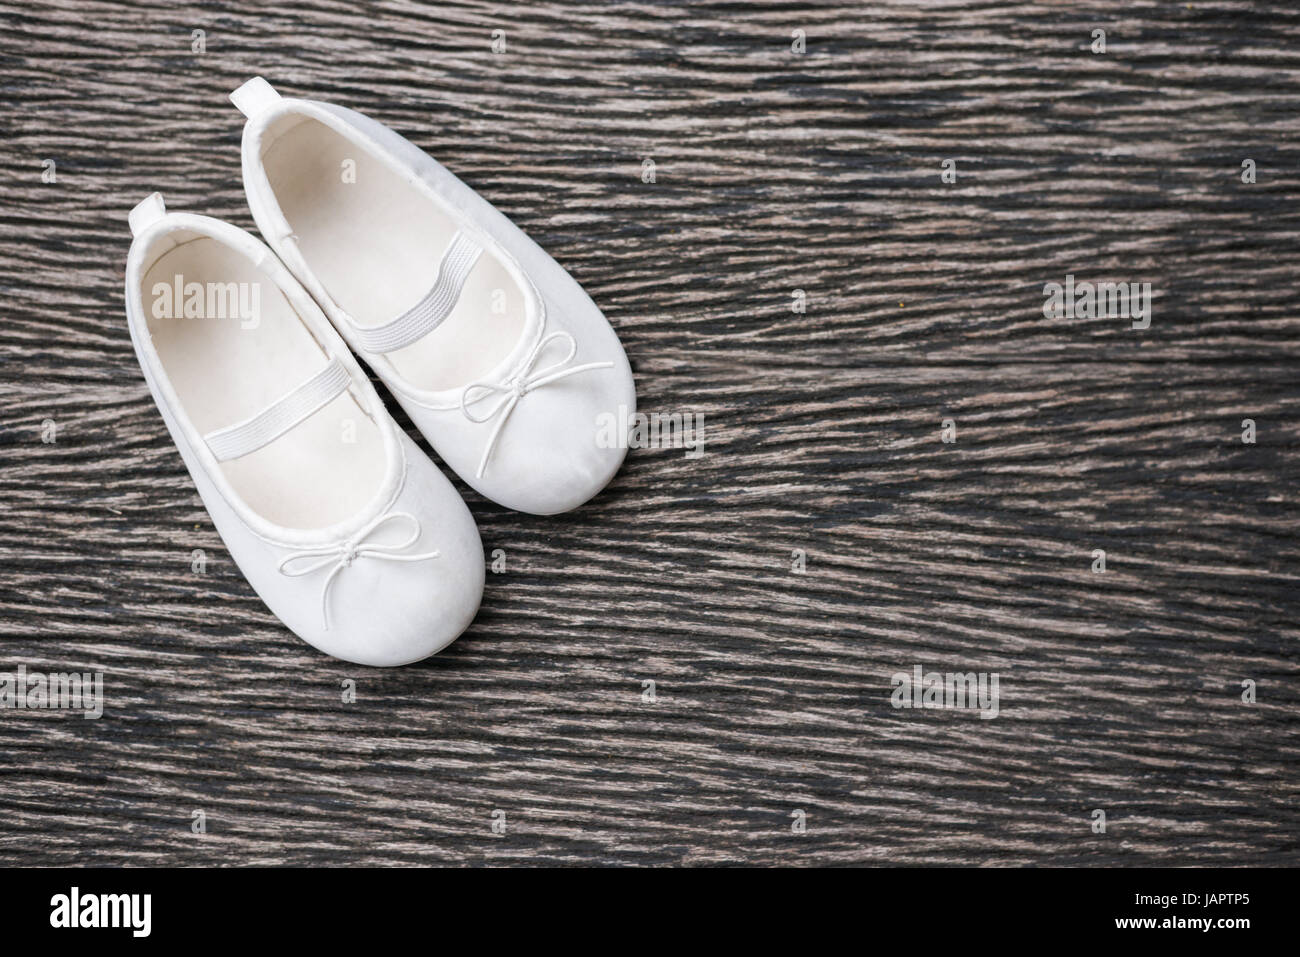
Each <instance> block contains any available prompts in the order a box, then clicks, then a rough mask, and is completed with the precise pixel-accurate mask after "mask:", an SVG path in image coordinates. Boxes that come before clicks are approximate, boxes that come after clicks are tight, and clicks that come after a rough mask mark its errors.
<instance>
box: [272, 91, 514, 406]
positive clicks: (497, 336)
mask: <svg viewBox="0 0 1300 957" xmlns="http://www.w3.org/2000/svg"><path fill="white" fill-rule="evenodd" d="M294 121H296V122H294ZM283 122H286V123H290V122H292V123H293V124H294V125H291V126H288V127H287V128H286V129H285V130H283V131H282V132H280V135H279V136H278V137H277V138H275V139H273V140H270V145H269V146H267V147H264V152H263V156H262V162H263V165H264V167H265V169H266V175H267V178H268V180H269V182H270V184H271V188H272V190H273V191H274V192H275V196H276V199H277V200H278V201H279V204H280V209H281V211H282V212H283V213H284V217H285V219H286V220H288V222H289V226H290V228H291V229H292V230H293V232H294V235H295V236H296V237H297V241H298V248H299V249H300V250H301V252H302V255H303V258H304V259H305V260H306V261H307V264H308V265H309V266H310V267H311V269H312V271H313V272H314V273H315V274H316V276H317V278H318V279H319V280H320V281H321V284H322V285H323V286H324V287H325V289H326V291H327V292H328V293H329V294H330V296H331V297H332V298H333V299H334V301H335V302H336V303H338V305H339V306H340V307H341V308H342V309H343V310H344V311H346V312H347V313H348V314H349V315H350V316H352V318H353V319H354V320H355V321H356V322H357V324H358V325H360V326H363V327H372V326H380V325H383V324H385V323H387V322H389V321H391V320H392V319H394V318H396V317H397V316H399V315H401V314H402V313H403V312H405V311H407V310H408V309H410V308H411V307H412V306H414V305H415V304H416V303H417V302H419V301H420V299H421V298H423V297H424V295H425V294H426V293H428V292H429V290H430V288H431V287H432V286H433V283H434V280H435V279H436V278H437V276H438V265H439V263H440V261H441V259H442V255H443V253H444V251H445V250H446V249H447V246H448V245H449V243H450V242H451V238H452V236H453V235H454V234H455V232H456V229H457V227H456V225H455V223H453V222H452V221H451V219H449V218H448V217H447V216H446V215H444V214H443V213H442V212H441V211H440V210H439V208H438V206H437V205H436V204H435V203H434V202H433V201H432V200H431V199H429V198H427V197H426V196H424V195H423V194H421V193H419V192H418V191H417V190H416V189H415V188H414V187H412V186H409V185H408V184H406V183H405V182H403V180H402V178H401V177H400V176H399V175H398V174H397V173H395V172H394V171H393V170H391V169H390V168H389V167H388V166H387V165H386V164H385V163H383V162H382V161H381V160H379V159H378V158H376V157H375V156H373V155H371V154H369V153H368V152H366V151H364V150H362V149H360V148H359V147H357V146H355V145H354V144H352V143H351V142H349V141H348V140H347V139H346V138H345V137H343V136H342V135H341V134H339V133H337V132H335V131H334V130H332V129H331V128H329V127H328V126H326V125H325V124H323V123H321V122H319V121H317V120H314V119H310V118H303V117H298V116H291V117H287V118H286V119H285V120H284V121H283ZM523 328H524V299H523V292H522V290H520V288H519V286H518V284H517V283H516V282H515V281H514V280H513V279H512V278H511V276H510V274H509V273H508V272H507V271H506V269H505V267H504V266H502V264H501V263H500V262H498V261H497V260H496V258H495V257H494V256H492V255H491V254H490V253H488V252H486V251H485V252H484V253H483V254H482V255H481V256H480V257H479V258H478V261H477V263H476V264H475V266H474V269H473V271H472V272H471V273H470V275H469V278H468V280H467V281H466V282H465V286H464V288H463V289H462V291H461V295H460V298H459V299H458V300H457V302H456V306H455V308H454V309H453V310H452V311H451V313H450V314H449V315H448V316H447V318H446V320H445V321H443V323H442V324H441V325H439V326H438V327H436V328H435V329H433V330H432V331H431V332H430V333H428V334H427V335H426V336H424V337H423V338H421V339H420V340H418V341H417V342H415V343H413V344H411V345H409V346H406V347H405V348H403V349H399V350H397V351H395V352H391V353H388V354H387V355H388V359H389V361H391V362H392V364H393V367H394V368H395V369H396V370H397V371H398V373H399V374H400V375H401V376H402V377H403V378H404V379H405V380H406V381H407V382H409V383H410V384H411V385H412V386H414V387H415V388H418V389H430V390H435V391H438V390H443V389H452V388H459V387H461V386H464V385H468V384H469V383H471V382H474V381H476V380H478V379H480V378H482V376H483V375H484V374H485V373H487V372H488V371H490V370H491V369H492V368H494V367H495V366H496V365H498V364H499V363H500V362H501V361H502V360H503V359H505V357H506V356H507V355H509V353H510V351H511V349H512V348H513V347H514V346H515V344H516V343H517V342H518V340H519V337H520V335H522V333H523Z"/></svg>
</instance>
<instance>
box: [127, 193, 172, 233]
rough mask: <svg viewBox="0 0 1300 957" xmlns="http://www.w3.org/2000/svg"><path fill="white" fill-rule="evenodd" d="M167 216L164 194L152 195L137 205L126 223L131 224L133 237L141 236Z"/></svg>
mask: <svg viewBox="0 0 1300 957" xmlns="http://www.w3.org/2000/svg"><path fill="white" fill-rule="evenodd" d="M166 215H167V204H166V203H164V202H163V198H162V193H150V194H149V195H148V196H146V197H145V198H144V199H142V200H140V202H138V203H136V204H135V209H133V210H131V212H130V214H129V215H128V216H127V217H126V221H127V222H128V223H130V224H131V235H132V236H139V235H140V234H141V233H142V232H144V231H145V230H146V229H148V228H149V227H150V226H152V225H153V224H154V223H156V222H158V220H160V219H162V218H163V217H164V216H166Z"/></svg>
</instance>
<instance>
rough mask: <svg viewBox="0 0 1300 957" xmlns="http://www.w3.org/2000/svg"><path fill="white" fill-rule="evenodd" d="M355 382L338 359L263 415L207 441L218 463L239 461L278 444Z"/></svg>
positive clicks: (271, 406)
mask: <svg viewBox="0 0 1300 957" xmlns="http://www.w3.org/2000/svg"><path fill="white" fill-rule="evenodd" d="M350 382H351V378H350V377H349V376H348V370H347V369H346V368H344V366H343V363H341V362H340V361H339V360H338V359H337V358H331V359H330V361H329V364H328V365H326V366H325V368H324V369H322V370H321V371H320V372H318V373H316V374H315V375H314V376H312V377H311V378H310V379H308V380H307V381H306V382H304V383H303V384H302V385H300V386H298V387H297V388H296V389H294V390H293V391H291V392H288V393H286V394H285V395H283V396H281V397H280V398H279V399H276V400H275V401H274V402H272V403H271V404H270V405H269V406H268V407H267V408H265V409H263V410H262V411H261V412H259V413H257V414H256V415H254V416H252V417H251V418H248V419H245V420H244V421H243V422H238V423H236V424H235V425H231V426H228V427H226V428H224V429H217V430H216V431H215V432H209V433H208V434H207V435H205V436H204V437H203V440H204V441H205V442H207V443H208V448H209V449H210V450H211V452H212V454H213V455H214V456H216V459H217V461H218V462H227V461H229V460H230V459H237V458H239V457H240V456H243V455H247V454H248V453H250V452H256V451H257V450H258V449H260V448H261V447H262V446H264V445H268V444H269V443H271V442H274V441H275V440H276V439H278V438H279V437H280V436H282V435H284V433H286V432H288V431H289V430H290V429H292V428H293V427H294V426H296V425H297V424H298V423H300V422H302V421H303V420H304V419H307V418H309V417H310V416H312V415H313V414H315V413H316V412H318V411H319V410H320V409H322V408H324V406H325V405H326V404H327V403H329V402H332V401H333V400H334V399H335V398H336V397H338V396H339V395H341V394H342V393H343V392H344V391H345V390H346V389H347V387H348V384H349V383H350Z"/></svg>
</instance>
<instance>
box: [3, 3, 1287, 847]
mask: <svg viewBox="0 0 1300 957" xmlns="http://www.w3.org/2000/svg"><path fill="white" fill-rule="evenodd" d="M261 8H262V5H260V4H251V3H249V4H239V3H210V4H209V3H205V4H197V3H162V2H157V3H153V4H140V5H129V6H128V5H122V4H110V3H96V2H71V0H59V2H54V3H35V4H32V3H27V2H17V0H0V11H2V18H3V19H2V26H0V36H2V37H3V57H2V61H0V86H2V88H3V94H2V96H3V110H2V113H0V116H2V122H3V131H2V132H3V145H2V146H0V166H2V167H3V184H4V185H3V190H4V193H3V209H2V211H0V293H3V298H4V309H3V321H2V322H0V465H2V468H0V490H2V491H0V496H2V497H0V637H2V640H3V644H2V645H0V670H9V671H12V670H14V669H15V668H16V667H17V665H18V664H25V665H27V667H28V668H29V669H33V670H48V671H63V670H102V671H104V672H105V682H106V693H107V697H108V701H107V710H106V713H105V715H104V717H103V718H102V720H99V721H86V720H82V719H81V718H80V717H78V716H75V715H72V714H68V713H57V712H45V713H34V712H21V713H20V712H15V711H3V712H0V861H2V862H4V863H9V864H18V863H36V864H68V863H95V864H152V863H180V864H220V865H230V864H308V863H312V864H347V863H392V864H414V863H455V864H483V863H523V864H534V865H536V864H571V863H601V864H714V863H746V864H777V863H779V864H792V865H827V864H900V863H907V864H923V863H945V864H1180V865H1181V864H1195V863H1219V864H1229V865H1237V864H1296V863H1300V800H1298V799H1300V787H1298V785H1300V741H1298V739H1297V731H1298V730H1300V728H1298V727H1297V724H1298V722H1297V720H1296V714H1297V707H1300V650H1298V647H1297V640H1298V639H1300V614H1298V612H1300V564H1298V563H1297V550H1298V546H1300V507H1298V505H1297V500H1296V487H1297V479H1298V478H1300V385H1298V383H1297V380H1298V377H1300V318H1298V317H1297V304H1296V282H1295V275H1296V271H1297V269H1300V248H1298V247H1297V238H1298V237H1300V204H1298V203H1297V200H1300V175H1297V165H1298V163H1300V125H1298V124H1297V110H1298V108H1300V46H1298V45H1297V44H1298V43H1300V13H1297V11H1296V10H1295V8H1294V7H1293V6H1292V5H1289V4H1283V3H1278V4H1275V5H1271V6H1270V5H1267V4H1251V3H1243V2H1227V0H1208V2H1192V3H1163V2H1162V3H1143V2H1138V3H1132V2H1125V3H1111V4H1109V5H1100V4H1093V3H1088V4H1073V3H1049V4H1029V3H1024V4H1016V3H1008V4H1004V3H990V2H982V3H968V4H962V3H955V2H948V3H932V4H921V5H911V4H905V5H902V4H900V5H898V6H887V7H875V6H868V5H857V4H841V5H833V4H816V5H810V6H807V7H803V6H799V5H795V4H788V3H758V4H749V3H746V4H734V3H723V4H717V5H709V4H689V5H687V4H669V3H664V4H659V3H637V2H633V3H618V4H604V3H591V4H589V5H584V6H574V5H569V4H555V3H525V4H513V3H489V2H459V3H439V4H436V5H433V4H430V5H428V6H424V5H416V4H410V3H405V2H385V3H379V4H368V3H355V2H334V0H314V2H311V3H306V4H297V5H293V8H292V10H288V9H283V8H279V7H277V9H271V8H270V7H269V6H268V7H267V8H266V9H261ZM1097 28H1101V29H1104V30H1105V31H1106V34H1107V50H1106V52H1105V54H1094V53H1092V52H1091V51H1090V49H1089V45H1090V43H1091V39H1092V31H1093V30H1094V29H1097ZM196 29H202V30H204V31H205V37H206V51H205V52H202V53H198V54H196V53H192V52H191V32H192V31H193V30H196ZM498 29H499V30H504V31H505V35H506V41H507V50H506V53H505V54H504V55H494V54H493V52H492V51H491V49H490V42H491V35H492V31H494V30H498ZM795 29H802V30H804V31H805V32H806V36H807V51H806V53H804V54H803V55H798V54H796V53H793V52H792V51H791V33H792V31H793V30H795ZM254 73H261V74H264V75H265V76H266V77H267V78H268V79H270V80H271V81H272V83H274V84H275V85H276V86H277V87H278V88H279V89H280V90H281V92H282V93H284V94H285V95H300V96H307V97H312V98H318V99H324V100H331V101H335V102H338V103H341V104H344V105H348V106H351V107H353V108H356V109H359V110H361V111H363V112H365V113H368V114H370V115H372V116H374V117H376V118H378V119H380V120H382V121H384V122H386V123H388V124H389V125H391V126H393V127H394V128H395V129H397V130H398V131H399V132H401V133H403V134H405V135H407V136H408V137H410V138H411V139H412V140H414V142H416V143H417V144H419V145H420V146H422V147H424V148H425V149H427V150H429V152H430V153H431V154H432V155H434V156H436V157H437V158H438V159H439V160H441V161H442V162H443V163H444V164H446V165H447V166H448V167H449V168H450V169H452V170H453V171H454V172H456V173H457V174H459V175H460V176H461V177H463V178H464V179H465V180H466V181H467V182H468V183H470V184H471V185H472V186H474V187H475V188H476V189H478V190H479V191H480V192H481V193H483V195H485V196H486V197H487V198H488V199H490V200H491V201H492V202H494V203H495V204H496V205H497V206H498V207H499V208H500V209H501V210H503V211H504V212H505V213H507V214H508V215H509V216H511V217H512V218H513V219H514V220H515V221H516V222H518V223H519V224H520V225H521V226H522V227H523V228H524V229H525V230H527V231H528V232H529V233H530V234H531V235H532V236H533V237H535V238H536V239H537V240H538V241H539V242H540V243H541V244H542V245H543V246H544V247H545V248H546V249H548V250H549V251H550V252H551V253H552V254H553V255H554V256H555V257H556V258H557V259H558V260H559V261H560V262H561V263H562V264H563V265H564V266H565V267H567V268H568V269H569V270H570V271H571V272H572V273H573V275H574V276H575V277H576V278H577V279H578V280H579V281H580V282H581V283H582V284H583V285H584V286H585V287H586V289H587V290H588V291H589V292H590V293H591V295H592V297H593V298H594V299H595V300H596V302H597V303H598V304H599V305H600V306H601V307H602V308H603V309H604V310H605V312H606V314H607V315H608V316H609V318H610V321H611V322H612V323H613V325H614V326H615V328H616V329H617V330H618V332H619V335H620V336H621V337H622V340H623V343H624V345H625V346H626V348H627V351H628V354H629V356H630V358H631V360H632V363H633V366H634V368H635V370H636V374H637V388H638V391H639V394H640V398H641V403H642V408H643V409H644V410H646V411H664V412H670V411H690V412H697V413H704V415H705V417H706V419H705V421H706V435H707V454H706V455H704V456H703V457H702V458H699V459H695V460H690V459H686V458H685V457H684V456H683V455H682V453H681V451H672V450H645V451H637V452H633V453H632V454H631V455H630V456H629V459H628V462H627V465H626V467H625V468H624V469H623V471H622V473H621V474H620V475H619V477H618V478H617V479H616V480H615V482H614V484H613V485H612V486H611V487H610V489H608V490H607V491H606V492H605V493H604V494H602V495H601V496H600V497H598V498H597V499H596V500H595V501H593V502H592V503H591V504H590V505H588V506H586V507H584V508H582V509H581V510H579V511H577V512H574V513H571V514H568V515H564V516H561V517H558V518H537V517H532V516H528V515H519V514H514V513H510V512H507V511H505V510H503V509H501V508H498V507H496V506H494V505H492V504H490V503H487V502H484V501H483V500H482V499H481V498H479V497H478V496H477V495H475V494H474V493H472V492H470V491H469V490H468V489H467V488H466V487H465V486H464V485H463V484H461V485H460V486H459V487H460V488H461V489H462V491H464V493H465V496H466V499H467V500H468V501H469V503H470V507H471V509H472V511H473V512H474V514H475V516H476V518H477V519H478V522H479V525H480V528H481V530H482V534H483V540H484V545H485V547H486V548H487V549H488V550H489V551H490V550H492V549H496V548H500V549H504V551H505V553H506V555H507V571H506V572H505V573H504V574H499V575H493V574H489V576H488V583H487V590H486V594H485V596H484V601H483V607H482V611H481V612H480V614H479V616H478V619H477V621H476V623H475V624H474V626H473V627H472V629H471V630H470V631H469V632H468V633H467V634H466V635H464V636H463V637H462V638H461V639H460V640H459V641H458V642H456V644H454V645H453V646H452V647H451V648H450V649H449V650H448V651H447V652H445V653H444V654H442V655H439V656H438V657H437V658H436V659H434V660H431V661H428V662H425V663H423V664H420V665H417V666H413V667H408V668H402V669H397V670H387V671H381V670H371V669H365V668H359V667H355V666H350V665H346V664H343V663H340V662H337V661H333V660H330V659H327V658H325V657H323V656H322V655H320V654H318V653H317V652H315V651H314V650H312V649H311V648H309V647H308V646H306V645H304V644H302V643H301V642H299V641H298V640H297V639H296V638H294V637H293V636H292V635H291V634H290V633H289V632H288V631H287V630H286V629H284V628H283V627H282V626H280V625H279V624H278V623H277V622H276V620H275V619H274V618H273V617H272V616H271V615H270V614H269V612H267V611H266V609H265V608H264V607H263V605H262V604H261V603H260V601H259V600H258V599H257V598H256V597H255V596H254V594H253V593H252V591H251V589H250V588H249V587H248V585H247V584H246V583H245V582H244V580H243V578H242V577H241V575H240V573H239V571H238V570H237V569H236V568H235V567H234V566H233V565H232V563H231V561H230V559H229V557H228V556H227V554H226V552H225V550H224V548H223V547H222V545H221V542H220V540H219V538H218V536H217V534H216V532H215V530H214V529H213V527H212V524H211V522H210V520H209V519H208V516H207V514H206V512H205V511H204V509H203V507H202V506H201V504H200V502H199V499H198V496H197V494H196V493H195V491H194V489H193V486H192V484H191V482H190V480H189V478H188V476H187V474H186V472H185V471H184V468H183V466H182V464H181V460H180V458H179V456H178V455H177V453H176V451H175V449H174V448H173V446H172V445H171V443H170V442H169V440H168V438H167V436H166V433H165V431H164V428H163V424H162V421H161V419H160V418H159V416H158V413H157V412H156V410H155V409H154V406H153V403H152V401H151V399H150V398H149V395H148V393H147V391H146V388H145V385H144V382H143V380H142V378H141V375H140V371H139V368H138V365H137V363H136V360H135V357H134V355H133V353H132V350H131V345H130V342H129V340H128V337H127V331H126V326H125V321H124V317H123V306H122V288H121V287H122V282H123V269H124V263H125V258H126V253H127V248H128V245H129V233H128V230H127V226H126V214H127V211H128V210H129V209H130V207H131V206H132V205H133V204H134V203H135V202H136V201H137V200H139V199H140V198H142V197H143V196H144V195H146V194H147V193H149V192H150V191H152V190H154V189H158V190H161V191H162V192H163V194H164V195H165V196H166V198H167V201H168V204H169V206H170V207H171V208H172V209H176V210H189V211H194V212H201V213H207V214H211V215H214V216H219V217H222V218H226V219H228V220H230V221H232V222H234V223H236V224H238V225H240V226H243V227H245V228H247V229H250V230H251V229H254V228H255V227H254V225H253V222H252V219H251V217H250V215H249V213H248V210H247V207H246V205H245V201H244V197H243V193H242V189H241V186H240V174H239V137H240V131H241V118H240V117H239V115H238V114H237V113H236V112H235V110H234V109H233V108H232V107H231V106H230V105H229V103H228V102H227V100H226V95H227V93H228V92H229V91H230V90H232V89H233V88H234V87H236V86H237V85H238V84H239V83H240V82H242V81H243V80H244V79H246V78H247V77H248V76H250V75H252V74H254ZM646 158H650V159H653V161H654V163H655V165H656V182H654V183H652V184H651V183H645V182H642V179H641V170H642V163H643V160H645V159H646ZM949 158H951V159H955V160H956V161H957V170H958V176H959V179H958V181H957V183H956V184H955V185H945V184H944V183H942V182H941V180H940V166H941V163H942V162H943V160H944V159H949ZM45 159H54V160H55V161H56V170H57V182H56V183H43V182H42V180H41V172H42V161H43V160H45ZM1244 159H1253V160H1254V161H1255V162H1256V164H1257V168H1258V181H1257V182H1256V183H1254V184H1246V183H1243V182H1242V179H1241V164H1242V161H1243V160H1244ZM1067 273H1073V274H1075V275H1076V276H1077V277H1079V278H1080V279H1092V280H1102V279H1109V280H1114V281H1120V280H1127V281H1135V282H1150V283H1152V285H1153V287H1154V289H1155V306H1154V316H1153V321H1152V323H1151V327H1150V329H1148V330H1146V331H1144V332H1141V331H1136V330H1133V329H1131V328H1129V324H1128V322H1127V321H1125V320H1122V319H1097V320H1085V319H1079V320H1073V321H1071V320H1047V319H1044V317H1043V314H1042V305H1043V292H1042V287H1043V284H1044V283H1046V282H1049V281H1058V282H1059V281H1062V280H1063V278H1064V276H1065V274H1067ZM796 288H799V289H803V290H805V291H806V294H807V303H808V308H807V312H806V314H804V315H798V314H795V313H793V312H792V311H791V309H790V304H791V293H792V290H794V289H796ZM944 418H953V419H955V421H956V423H957V426H958V430H959V431H958V441H957V442H956V443H955V444H951V445H948V444H944V443H942V442H941V441H940V423H941V421H942V420H943V419H944ZM1244 418H1251V419H1254V420H1255V422H1256V423H1257V428H1258V442H1257V443H1256V444H1254V445H1250V444H1244V443H1243V442H1242V440H1241V436H1242V425H1241V423H1242V420H1243V419H1244ZM47 419H50V420H53V421H54V422H55V423H56V427H57V441H55V442H54V443H53V444H47V443H43V442H42V441H41V427H42V423H43V422H44V421H45V420H47ZM403 421H405V420H403ZM1095 548H1102V549H1105V551H1106V552H1107V570H1106V572H1105V573H1104V574H1094V573H1093V572H1092V571H1091V565H1092V551H1093V549H1095ZM194 549H204V550H205V551H206V552H207V553H208V555H209V556H210V561H209V564H208V568H207V572H206V574H202V575H197V574H194V573H193V572H192V571H191V567H190V555H191V552H192V550H194ZM795 549H802V550H804V551H805V553H806V556H807V570H806V574H803V575H799V574H795V573H793V572H792V553H793V551H794V550H795ZM917 664H920V665H923V666H924V667H926V668H927V669H935V670H940V671H963V672H964V671H988V672H998V673H999V674H1000V676H1001V688H1002V713H1001V715H1000V716H999V717H998V718H997V719H996V720H992V721H981V720H978V719H977V718H976V717H975V716H974V714H972V713H956V712H934V711H927V712H915V711H905V710H895V709H893V708H892V707H891V706H890V701H889V695H890V691H891V686H890V676H891V675H892V674H893V673H894V672H896V671H900V670H910V669H911V668H912V666H913V665H917ZM347 678H352V679H354V680H355V681H356V683H357V688H358V694H359V699H358V701H357V702H356V703H355V704H351V705H345V704H343V703H342V702H341V700H340V684H341V682H342V681H343V680H344V679H347ZM1243 679H1251V680H1253V681H1255V682H1256V683H1257V688H1258V701H1257V703H1256V704H1254V705H1248V704H1244V703H1243V702H1242V701H1241V698H1240V695H1241V690H1242V689H1241V682H1242V680H1243ZM647 680H653V681H654V682H655V685H656V692H657V695H656V697H657V700H656V701H655V702H653V703H651V702H647V701H644V700H643V697H642V689H643V685H642V682H643V681H647ZM796 809H800V810H803V811H804V812H805V814H806V817H807V831H806V833H804V834H796V833H792V829H791V824H792V817H791V814H792V811H794V810H796ZM1094 809H1102V810H1104V811H1105V812H1106V815H1107V824H1108V826H1107V830H1106V833H1104V834H1096V833H1093V831H1092V829H1091V824H1092V812H1093V810H1094ZM200 810H201V811H203V812H204V814H205V815H206V822H207V833H206V834H202V835H196V834H194V833H192V831H191V820H192V813H193V812H194V811H200ZM495 810H502V811H504V812H505V815H506V822H507V831H506V833H505V834H504V835H495V834H493V833H492V830H491V823H492V813H493V812H494V811H495Z"/></svg>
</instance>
